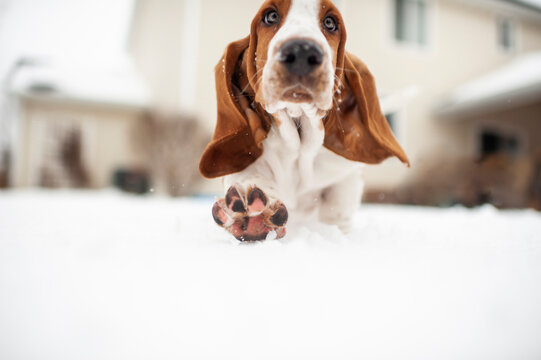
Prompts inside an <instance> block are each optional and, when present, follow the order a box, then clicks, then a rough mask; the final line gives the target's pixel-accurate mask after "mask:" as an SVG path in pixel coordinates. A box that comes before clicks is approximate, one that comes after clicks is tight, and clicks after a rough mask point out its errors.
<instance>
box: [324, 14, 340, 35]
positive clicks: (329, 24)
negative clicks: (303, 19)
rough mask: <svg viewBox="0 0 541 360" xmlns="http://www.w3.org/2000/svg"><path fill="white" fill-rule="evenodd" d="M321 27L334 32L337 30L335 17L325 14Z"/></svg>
mask: <svg viewBox="0 0 541 360" xmlns="http://www.w3.org/2000/svg"><path fill="white" fill-rule="evenodd" d="M323 27H324V28H325V29H326V30H328V31H330V32H335V31H336V30H338V24H337V22H336V19H335V18H334V17H332V16H327V17H326V18H325V19H324V20H323Z"/></svg>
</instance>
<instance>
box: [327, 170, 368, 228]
mask: <svg viewBox="0 0 541 360" xmlns="http://www.w3.org/2000/svg"><path fill="white" fill-rule="evenodd" d="M362 193H363V181H362V179H361V170H360V169H359V170H357V171H354V172H353V173H352V174H351V175H348V176H347V177H346V178H344V179H343V180H342V181H339V182H337V183H336V184H333V185H332V186H330V187H328V188H326V189H325V190H323V192H322V194H321V200H322V201H321V206H320V209H319V220H320V221H321V222H324V223H326V224H330V225H337V226H338V227H339V228H340V230H342V232H344V233H348V232H349V231H351V227H352V218H353V214H354V213H355V211H357V209H358V208H359V206H360V203H361V197H362Z"/></svg>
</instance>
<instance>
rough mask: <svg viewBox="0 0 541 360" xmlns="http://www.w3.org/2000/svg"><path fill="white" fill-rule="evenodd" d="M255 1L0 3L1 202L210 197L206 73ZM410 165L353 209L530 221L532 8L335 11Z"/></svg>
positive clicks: (404, 3)
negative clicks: (75, 193) (400, 208)
mask: <svg viewBox="0 0 541 360" xmlns="http://www.w3.org/2000/svg"><path fill="white" fill-rule="evenodd" d="M261 3H262V1H254V0H235V1H223V0H114V1H111V0H0V188H28V187H33V188H34V187H42V188H53V189H58V188H90V189H103V188H111V187H116V188H119V189H121V190H123V191H127V192H132V193H136V194H146V193H149V192H157V193H162V194H167V195H170V196H187V195H195V194H214V193H218V192H219V191H220V182H219V181H208V180H203V179H202V178H201V177H200V175H199V173H198V170H197V165H198V161H199V156H200V154H201V152H202V151H203V149H204V146H205V145H206V142H207V141H208V140H209V139H210V137H211V135H212V130H213V128H214V123H215V113H216V104H215V93H214V73H213V67H214V65H215V64H216V63H217V61H218V59H219V58H220V56H221V54H222V52H223V50H224V48H225V46H226V45H227V44H228V43H229V42H231V41H234V40H236V39H239V38H242V37H244V36H246V35H247V34H248V32H249V28H250V23H251V21H252V18H253V16H254V15H255V14H256V12H257V10H258V8H259V6H260V5H261ZM335 3H336V4H337V6H339V8H340V9H341V10H342V12H343V14H344V18H345V21H346V28H347V31H348V35H349V38H348V43H347V49H348V50H349V51H350V52H352V53H354V54H356V55H358V56H359V57H360V58H361V59H363V60H364V61H365V62H366V63H367V65H368V66H369V68H370V69H371V70H372V72H373V73H374V75H375V77H376V81H377V85H378V90H379V93H380V98H381V103H382V107H383V109H384V111H385V113H386V115H387V119H388V121H389V123H390V125H391V127H392V129H393V131H394V132H395V135H396V137H397V138H398V140H399V141H400V143H401V144H403V146H404V148H405V150H406V152H407V153H408V155H409V156H410V159H411V160H412V168H411V169H407V168H405V167H404V166H402V165H401V164H399V162H398V161H397V160H389V161H387V162H385V163H384V164H382V165H379V166H368V167H367V168H366V171H365V180H366V194H365V201H367V202H382V203H403V204H417V205H432V206H449V205H454V204H463V205H466V206H477V205H480V204H484V203H491V204H493V205H495V206H497V207H500V208H526V207H529V208H536V209H540V208H541V1H540V0H341V1H335Z"/></svg>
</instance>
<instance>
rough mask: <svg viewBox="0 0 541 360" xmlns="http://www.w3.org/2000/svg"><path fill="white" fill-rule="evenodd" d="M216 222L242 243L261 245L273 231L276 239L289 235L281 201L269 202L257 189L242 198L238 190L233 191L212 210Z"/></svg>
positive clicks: (285, 211)
mask: <svg viewBox="0 0 541 360" xmlns="http://www.w3.org/2000/svg"><path fill="white" fill-rule="evenodd" d="M212 216H213V218H214V221H215V222H216V223H217V224H218V225H220V226H222V227H223V228H225V229H226V230H227V231H229V232H230V233H231V234H232V235H233V236H234V237H235V238H236V239H237V240H240V241H261V240H265V239H266V238H267V235H268V234H269V233H270V232H272V231H274V232H276V235H277V238H278V239H280V238H283V237H284V236H285V235H286V228H285V225H286V224H287V220H288V212H287V209H286V207H285V205H284V204H282V203H281V202H280V201H274V202H272V201H269V198H268V197H267V195H266V194H265V193H264V192H263V191H262V190H261V189H259V188H258V187H252V188H250V189H249V190H248V191H247V193H246V194H245V195H244V196H243V195H242V192H241V191H239V188H238V187H235V186H233V187H231V188H230V189H229V190H228V191H227V193H226V196H225V198H224V199H219V200H218V201H217V202H216V203H215V204H214V206H213V208H212Z"/></svg>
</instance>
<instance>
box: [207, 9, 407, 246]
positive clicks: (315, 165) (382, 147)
mask: <svg viewBox="0 0 541 360" xmlns="http://www.w3.org/2000/svg"><path fill="white" fill-rule="evenodd" d="M345 43H346V28H345V25H344V21H343V19H342V16H341V15H340V12H339V11H338V9H337V8H336V7H335V6H334V4H333V3H332V2H331V1H330V0H268V1H266V2H265V3H264V4H263V6H262V7H261V9H260V10H259V12H258V13H257V15H256V16H255V18H254V20H253V22H252V25H251V33H250V35H249V36H248V37H246V38H244V39H242V40H239V41H236V42H233V43H231V44H229V46H228V47H227V49H226V50H225V54H224V55H223V57H222V59H221V60H220V62H219V63H218V65H217V66H216V69H215V71H216V92H217V100H218V121H217V125H216V130H215V133H214V137H213V139H212V142H211V143H210V144H209V145H208V146H207V148H206V150H205V152H204V153H203V156H202V158H201V162H200V171H201V173H202V174H203V175H204V176H205V177H207V178H218V177H223V180H224V181H223V182H224V186H225V189H226V190H227V191H226V194H225V198H223V199H219V200H218V201H217V202H216V204H215V205H214V207H213V210H212V214H213V217H214V220H215V221H216V223H218V224H219V225H220V226H222V227H224V228H225V229H226V230H227V231H229V232H230V233H231V234H232V235H233V236H234V237H236V238H237V239H238V240H241V241H257V240H264V239H266V238H267V235H269V234H270V233H273V234H276V237H277V238H282V237H284V236H285V234H286V224H287V222H288V218H291V219H290V220H298V221H302V220H304V219H307V218H309V217H317V218H318V219H319V220H320V221H322V222H325V223H328V224H333V225H337V226H339V227H340V229H341V230H343V231H344V232H347V231H348V230H349V229H350V227H351V219H352V215H353V213H354V212H355V210H356V208H357V206H358V204H359V203H360V200H361V195H362V188H363V183H362V181H361V176H360V170H361V167H362V164H363V163H368V164H376V163H380V162H382V161H383V160H385V159H387V158H388V157H391V156H396V157H397V158H398V159H400V160H401V161H402V162H404V163H406V164H408V165H409V161H408V158H407V156H406V154H405V153H404V151H403V150H402V148H401V147H400V145H399V144H398V142H397V141H396V139H395V138H394V136H393V133H392V131H391V129H390V128H389V125H388V123H387V121H386V119H385V117H384V116H383V114H382V112H381V109H380V104H379V99H378V97H377V93H376V86H375V82H374V78H373V77H372V74H371V73H370V71H369V70H368V69H367V67H366V66H365V64H364V63H363V62H362V61H360V60H359V59H358V58H357V57H355V56H354V55H352V54H350V53H348V52H346V51H345Z"/></svg>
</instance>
